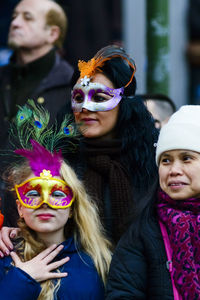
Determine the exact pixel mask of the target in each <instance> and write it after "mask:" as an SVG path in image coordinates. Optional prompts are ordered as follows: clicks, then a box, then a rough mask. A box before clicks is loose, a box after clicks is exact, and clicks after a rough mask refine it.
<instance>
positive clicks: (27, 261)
mask: <svg viewBox="0 0 200 300" xmlns="http://www.w3.org/2000/svg"><path fill="white" fill-rule="evenodd" d="M22 112H23V111H22ZM39 115H40V114H39ZM21 117H23V114H22V113H21V114H20V118H21ZM38 118H39V116H38V115H37V118H36V119H37V120H36V121H34V122H33V123H34V124H35V125H37V126H39V127H41V124H42V123H40V121H38ZM33 119H35V117H34V118H33ZM35 125H33V126H32V131H31V137H32V136H33V132H34V130H35V129H34V126H35ZM69 128H70V127H64V131H65V132H66V131H67V129H69ZM70 130H71V128H70ZM46 134H47V131H46V132H42V131H41V134H40V135H39V136H40V140H42V139H41V136H42V135H44V136H45V141H46V143H47V139H46V138H47V136H46ZM35 136H36V135H35ZM29 138H30V136H29ZM48 138H49V139H50V141H51V139H52V141H53V138H52V136H49V135H48ZM22 139H23V140H24V138H23V137H22ZM54 140H55V139H54ZM47 144H48V143H47ZM30 145H31V146H30ZM15 152H16V153H17V154H18V155H21V156H23V157H25V158H26V160H25V161H23V162H20V163H19V164H18V165H15V166H14V167H13V168H11V169H10V170H8V172H7V181H8V183H9V186H10V189H12V190H14V191H15V193H16V195H15V196H16V199H17V200H16V203H17V208H18V213H19V220H18V226H19V228H20V232H19V234H18V236H17V238H16V239H15V240H14V251H12V252H11V253H10V255H9V256H7V257H5V258H2V259H1V260H0V291H1V292H0V295H1V296H0V298H1V300H7V299H12V300H18V299H20V300H36V299H39V300H42V299H43V300H44V299H46V300H47V299H48V300H54V299H63V300H64V299H76V300H78V299H87V300H88V299H94V300H98V299H99V300H101V299H104V285H105V283H106V276H107V273H108V268H109V264H110V260H111V252H110V250H109V248H110V243H109V241H108V240H107V239H106V238H105V236H104V233H103V228H102V226H101V223H100V221H99V217H98V212H97V209H96V207H95V205H94V204H93V202H92V201H91V199H89V198H88V195H87V194H86V191H85V189H84V187H83V185H82V183H81V182H80V181H79V180H78V178H77V176H76V174H75V173H74V171H73V170H72V168H71V167H70V166H69V165H68V164H67V163H66V162H65V161H64V160H63V158H62V154H61V152H60V151H58V152H56V151H54V152H53V151H49V150H47V149H46V148H45V147H43V146H42V145H41V144H40V143H38V142H37V141H35V140H32V139H30V142H29V145H28V146H27V147H23V148H22V149H17V150H15ZM8 287H9V288H8Z"/></svg>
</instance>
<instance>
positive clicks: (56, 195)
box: [51, 190, 67, 198]
mask: <svg viewBox="0 0 200 300" xmlns="http://www.w3.org/2000/svg"><path fill="white" fill-rule="evenodd" d="M51 196H52V197H54V198H65V197H67V195H66V194H65V193H64V192H62V191H59V190H57V191H53V193H52V194H51Z"/></svg>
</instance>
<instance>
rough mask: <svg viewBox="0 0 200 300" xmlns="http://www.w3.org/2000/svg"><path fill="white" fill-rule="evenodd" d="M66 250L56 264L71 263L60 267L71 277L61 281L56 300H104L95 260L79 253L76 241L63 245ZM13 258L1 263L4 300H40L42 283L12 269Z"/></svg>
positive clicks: (2, 299)
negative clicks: (65, 258) (59, 261)
mask: <svg viewBox="0 0 200 300" xmlns="http://www.w3.org/2000/svg"><path fill="white" fill-rule="evenodd" d="M62 244H63V245H64V248H63V249H62V250H61V252H60V253H59V254H58V256H57V257H56V259H55V260H56V261H57V260H60V259H62V258H64V257H66V256H69V257H70V260H69V261H68V262H67V263H66V264H64V265H63V266H62V267H60V271H61V272H67V273H68V276H67V277H64V278H61V285H60V288H59V290H58V292H57V294H56V295H55V297H54V299H55V300H71V299H73V300H103V299H104V286H103V282H102V280H101V278H100V277H99V275H98V273H97V270H96V268H95V266H94V264H93V261H92V259H91V258H90V257H89V256H88V255H87V254H86V253H84V252H83V251H77V249H76V247H75V244H74V239H73V238H69V239H67V240H66V241H65V242H63V243H62ZM11 262H12V259H11V257H10V256H8V257H5V258H2V259H0V299H1V300H8V299H12V300H36V299H37V298H38V296H39V294H40V291H41V287H40V283H39V282H37V281H36V280H35V279H33V278H32V277H31V276H30V275H28V274H27V273H26V272H24V271H22V270H21V269H19V268H17V267H15V266H13V265H11Z"/></svg>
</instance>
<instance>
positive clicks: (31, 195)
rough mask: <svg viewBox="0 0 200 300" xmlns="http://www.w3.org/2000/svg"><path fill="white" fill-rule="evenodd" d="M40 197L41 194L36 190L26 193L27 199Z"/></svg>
mask: <svg viewBox="0 0 200 300" xmlns="http://www.w3.org/2000/svg"><path fill="white" fill-rule="evenodd" d="M39 196H40V194H39V193H38V191H36V190H31V191H28V192H27V193H26V197H31V198H36V197H39Z"/></svg>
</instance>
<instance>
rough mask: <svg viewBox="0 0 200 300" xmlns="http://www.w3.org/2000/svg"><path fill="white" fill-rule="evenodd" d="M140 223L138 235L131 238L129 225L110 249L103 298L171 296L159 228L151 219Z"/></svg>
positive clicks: (166, 298) (157, 299) (154, 299)
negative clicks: (114, 246) (110, 255)
mask: <svg viewBox="0 0 200 300" xmlns="http://www.w3.org/2000/svg"><path fill="white" fill-rule="evenodd" d="M141 226H142V227H140V233H141V234H139V236H138V237H133V233H134V225H132V226H131V227H130V229H129V230H128V232H127V233H126V234H125V235H124V236H123V237H122V238H121V240H120V242H119V244H118V246H117V248H116V250H115V252H114V255H113V259H112V262H111V267H110V272H109V277H108V282H107V297H106V300H111V299H120V300H121V299H138V300H139V299H148V300H150V299H152V300H160V299H162V300H172V299H174V297H173V290H172V283H171V278H170V273H169V271H168V269H167V264H166V262H167V256H166V252H165V246H164V242H163V239H162V234H161V231H160V227H159V225H158V223H157V222H156V221H155V220H151V222H150V224H148V223H146V222H144V221H143V222H142V224H141Z"/></svg>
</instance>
